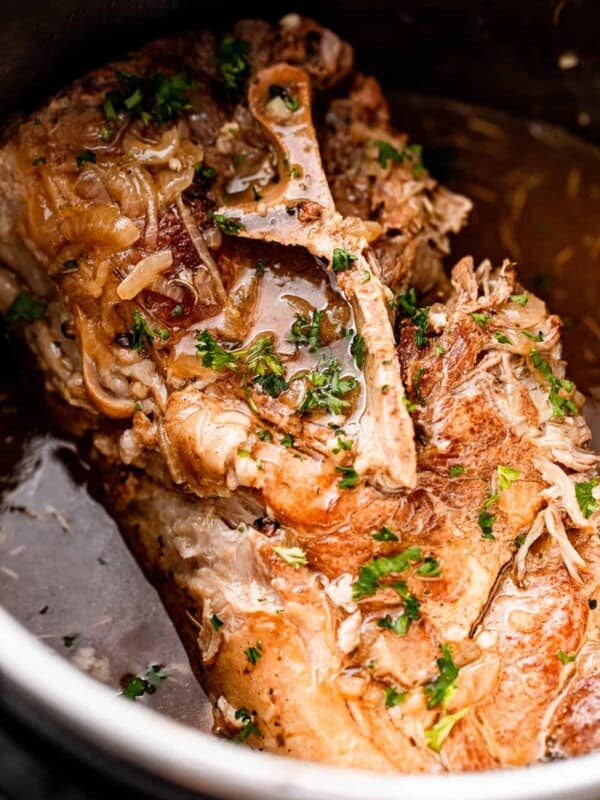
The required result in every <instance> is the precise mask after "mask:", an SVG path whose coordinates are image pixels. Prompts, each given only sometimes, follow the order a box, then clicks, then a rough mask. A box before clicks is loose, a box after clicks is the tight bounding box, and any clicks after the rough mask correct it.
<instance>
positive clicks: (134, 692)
mask: <svg viewBox="0 0 600 800" xmlns="http://www.w3.org/2000/svg"><path fill="white" fill-rule="evenodd" d="M166 679H167V676H166V675H165V673H164V672H163V665H162V664H152V665H151V666H149V667H148V669H147V670H146V675H145V677H141V676H140V675H127V676H126V677H125V678H124V680H123V682H122V687H123V697H128V698H129V699H130V700H135V699H136V698H138V697H141V696H142V695H144V694H154V693H155V692H156V690H157V689H158V688H159V686H160V685H161V684H162V683H163V682H164V681H166Z"/></svg>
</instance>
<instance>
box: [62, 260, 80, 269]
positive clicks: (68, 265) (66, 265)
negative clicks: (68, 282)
mask: <svg viewBox="0 0 600 800" xmlns="http://www.w3.org/2000/svg"><path fill="white" fill-rule="evenodd" d="M76 269H79V264H78V263H77V261H75V259H74V258H68V259H67V260H66V261H63V264H62V271H63V272H74V271H75V270H76Z"/></svg>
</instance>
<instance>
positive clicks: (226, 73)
mask: <svg viewBox="0 0 600 800" xmlns="http://www.w3.org/2000/svg"><path fill="white" fill-rule="evenodd" d="M249 52H250V42H246V41H245V40H244V39H235V38H234V37H233V36H225V38H224V39H223V40H222V41H221V43H220V44H219V47H218V49H217V66H218V67H219V72H220V73H221V78H222V80H223V83H224V84H225V86H226V87H227V89H228V90H229V91H230V92H231V93H232V94H234V95H239V94H241V93H242V91H243V89H244V86H245V84H246V79H247V77H248V72H249V69H250V65H249V63H248V53H249Z"/></svg>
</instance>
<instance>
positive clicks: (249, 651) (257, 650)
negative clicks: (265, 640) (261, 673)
mask: <svg viewBox="0 0 600 800" xmlns="http://www.w3.org/2000/svg"><path fill="white" fill-rule="evenodd" d="M262 649H263V646H262V642H261V640H260V639H259V640H258V641H257V642H256V644H255V645H254V646H253V647H247V648H246V649H245V650H244V655H245V656H246V658H247V659H248V661H249V662H250V663H251V664H252V665H253V666H255V665H256V663H257V662H258V660H259V659H260V658H262Z"/></svg>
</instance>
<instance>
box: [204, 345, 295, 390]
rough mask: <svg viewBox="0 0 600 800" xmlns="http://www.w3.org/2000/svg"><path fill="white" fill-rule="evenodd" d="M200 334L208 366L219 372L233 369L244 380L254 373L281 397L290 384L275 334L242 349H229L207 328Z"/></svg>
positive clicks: (255, 378)
mask: <svg viewBox="0 0 600 800" xmlns="http://www.w3.org/2000/svg"><path fill="white" fill-rule="evenodd" d="M196 338H197V340H198V344H197V345H196V352H197V354H198V356H200V357H201V358H202V365H203V366H204V367H209V368H210V369H214V370H216V371H217V372H220V371H221V370H222V369H229V370H231V371H232V372H235V373H237V374H241V375H242V377H243V379H244V381H247V379H248V377H250V378H251V380H252V381H253V382H254V383H255V384H256V385H258V386H260V387H261V389H262V390H263V392H265V393H266V394H268V395H270V396H271V397H277V396H278V395H280V394H281V392H283V391H285V390H286V389H287V388H288V383H287V381H286V380H285V377H284V376H285V367H284V365H283V363H282V361H281V359H280V358H279V356H278V355H277V353H275V352H273V337H272V336H270V335H265V336H259V337H258V339H256V340H255V341H254V343H253V344H251V345H250V346H249V347H246V348H244V349H241V350H225V348H224V347H222V346H221V345H220V344H219V343H218V342H217V340H216V339H215V337H214V336H213V335H212V333H210V332H209V331H207V330H203V331H199V332H198V333H197V334H196Z"/></svg>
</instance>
